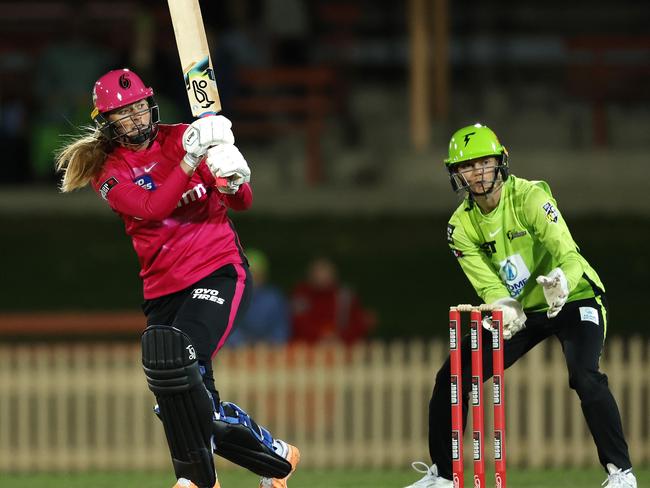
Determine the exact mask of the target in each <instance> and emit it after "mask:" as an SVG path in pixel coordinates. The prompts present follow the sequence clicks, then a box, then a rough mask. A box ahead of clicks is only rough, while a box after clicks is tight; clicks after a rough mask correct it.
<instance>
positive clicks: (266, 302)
mask: <svg viewBox="0 0 650 488" xmlns="http://www.w3.org/2000/svg"><path fill="white" fill-rule="evenodd" d="M246 256H247V257H248V263H249V265H250V271H251V275H252V276H253V284H254V286H253V294H252V296H251V303H250V308H249V309H248V312H246V316H245V317H244V319H243V320H242V321H241V323H240V324H239V325H238V327H237V328H236V329H235V330H234V331H233V333H232V334H231V335H230V337H229V338H228V342H227V344H228V346H242V345H251V344H256V343H260V342H264V343H267V344H275V345H279V344H284V343H286V342H287V340H288V339H289V304H288V302H287V299H286V297H285V296H284V293H283V292H282V291H281V290H280V289H279V288H278V287H277V286H275V285H273V284H272V283H269V281H268V276H269V260H268V258H267V257H266V255H265V254H264V253H263V252H262V251H259V250H257V249H249V250H247V251H246Z"/></svg>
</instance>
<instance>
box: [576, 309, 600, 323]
mask: <svg viewBox="0 0 650 488" xmlns="http://www.w3.org/2000/svg"><path fill="white" fill-rule="evenodd" d="M578 310H580V321H581V322H592V323H594V324H596V325H600V319H599V318H598V312H597V311H596V309H595V308H593V307H580V308H579V309H578Z"/></svg>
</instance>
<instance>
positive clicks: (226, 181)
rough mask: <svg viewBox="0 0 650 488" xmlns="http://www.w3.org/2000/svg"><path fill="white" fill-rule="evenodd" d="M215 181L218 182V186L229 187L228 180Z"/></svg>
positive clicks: (218, 179)
mask: <svg viewBox="0 0 650 488" xmlns="http://www.w3.org/2000/svg"><path fill="white" fill-rule="evenodd" d="M214 179H215V181H216V182H217V186H228V178H218V177H215V178H214Z"/></svg>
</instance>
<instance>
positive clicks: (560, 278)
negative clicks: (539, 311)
mask: <svg viewBox="0 0 650 488" xmlns="http://www.w3.org/2000/svg"><path fill="white" fill-rule="evenodd" d="M537 283H538V284H540V285H542V290H544V298H546V303H548V310H547V311H546V315H547V317H548V318H549V319H552V318H554V317H555V316H557V314H558V313H560V310H562V307H564V304H565V303H566V301H567V298H568V297H569V284H568V282H567V279H566V276H565V275H564V271H562V270H561V269H560V268H555V269H553V270H551V272H550V273H549V274H548V275H546V276H544V275H542V276H538V277H537Z"/></svg>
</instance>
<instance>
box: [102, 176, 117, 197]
mask: <svg viewBox="0 0 650 488" xmlns="http://www.w3.org/2000/svg"><path fill="white" fill-rule="evenodd" d="M118 183H119V181H117V178H115V177H114V176H111V177H110V178H109V179H107V180H106V181H105V182H104V183H102V184H101V185H100V187H99V194H100V195H101V196H102V198H103V199H104V200H106V199H108V192H109V191H111V188H113V187H114V186H115V185H117V184H118Z"/></svg>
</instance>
